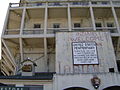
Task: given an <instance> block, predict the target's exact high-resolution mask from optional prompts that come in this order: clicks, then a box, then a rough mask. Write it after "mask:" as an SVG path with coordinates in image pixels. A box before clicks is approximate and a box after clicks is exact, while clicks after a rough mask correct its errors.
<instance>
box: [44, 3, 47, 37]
mask: <svg viewBox="0 0 120 90" xmlns="http://www.w3.org/2000/svg"><path fill="white" fill-rule="evenodd" d="M47 21H48V3H46V7H45V17H44V35H46V34H47V24H48V23H47Z"/></svg>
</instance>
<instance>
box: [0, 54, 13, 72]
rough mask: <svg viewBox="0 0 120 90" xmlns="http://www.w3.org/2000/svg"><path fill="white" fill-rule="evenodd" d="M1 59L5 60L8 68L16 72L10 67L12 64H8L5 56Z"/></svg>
mask: <svg viewBox="0 0 120 90" xmlns="http://www.w3.org/2000/svg"><path fill="white" fill-rule="evenodd" d="M1 57H2V58H3V60H4V61H5V63H6V64H7V66H8V67H9V68H10V69H11V71H14V69H13V67H12V66H11V65H10V63H8V62H7V59H6V57H4V56H3V55H1Z"/></svg>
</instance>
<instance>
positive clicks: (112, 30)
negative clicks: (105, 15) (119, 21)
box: [107, 23, 115, 33]
mask: <svg viewBox="0 0 120 90" xmlns="http://www.w3.org/2000/svg"><path fill="white" fill-rule="evenodd" d="M107 27H114V23H107ZM109 31H110V32H111V33H114V32H115V30H114V29H109Z"/></svg>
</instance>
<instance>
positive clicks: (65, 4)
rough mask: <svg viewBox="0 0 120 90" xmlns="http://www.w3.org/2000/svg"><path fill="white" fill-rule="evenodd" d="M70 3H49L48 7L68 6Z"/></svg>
mask: <svg viewBox="0 0 120 90" xmlns="http://www.w3.org/2000/svg"><path fill="white" fill-rule="evenodd" d="M67 5H68V3H59V2H56V3H48V6H67Z"/></svg>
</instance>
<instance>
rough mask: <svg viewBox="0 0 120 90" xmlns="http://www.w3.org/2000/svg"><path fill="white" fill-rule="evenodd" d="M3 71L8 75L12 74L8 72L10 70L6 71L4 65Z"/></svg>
mask: <svg viewBox="0 0 120 90" xmlns="http://www.w3.org/2000/svg"><path fill="white" fill-rule="evenodd" d="M2 69H3V71H4V72H5V73H6V74H7V75H10V73H9V72H8V70H7V69H6V67H5V66H4V65H3V64H2Z"/></svg>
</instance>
